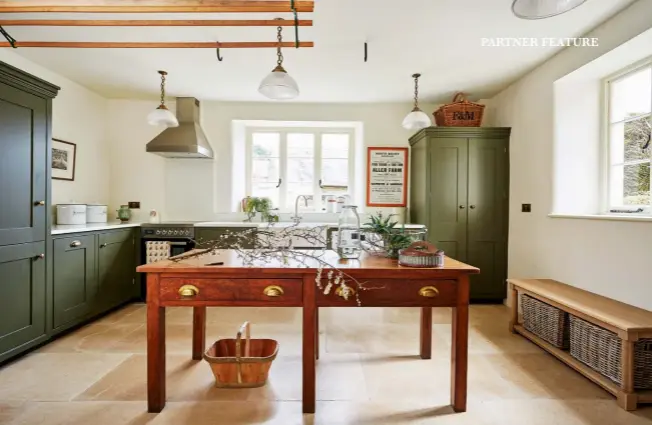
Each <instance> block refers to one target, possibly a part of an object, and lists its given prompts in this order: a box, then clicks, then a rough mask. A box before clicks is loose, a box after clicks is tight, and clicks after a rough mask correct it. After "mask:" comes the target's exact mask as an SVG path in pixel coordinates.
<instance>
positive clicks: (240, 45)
mask: <svg viewBox="0 0 652 425" xmlns="http://www.w3.org/2000/svg"><path fill="white" fill-rule="evenodd" d="M278 45H279V43H278V42H277V41H270V42H267V41H232V42H219V43H217V42H212V41H208V42H205V41H201V42H173V43H167V42H164V43H141V42H133V43H129V42H103V41H101V42H95V41H17V42H16V47H17V48H32V47H44V48H59V49H62V48H63V49H215V48H218V47H219V48H220V49H257V48H263V49H275V48H277V47H278ZM314 46H315V43H314V42H312V41H300V42H299V47H314ZM0 47H11V45H10V44H9V43H6V42H2V43H0ZM281 47H286V48H291V47H295V44H294V42H293V41H284V42H283V43H281Z"/></svg>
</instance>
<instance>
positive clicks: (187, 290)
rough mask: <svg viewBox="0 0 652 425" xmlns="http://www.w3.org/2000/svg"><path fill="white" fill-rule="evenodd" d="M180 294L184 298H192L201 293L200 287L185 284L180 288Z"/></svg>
mask: <svg viewBox="0 0 652 425" xmlns="http://www.w3.org/2000/svg"><path fill="white" fill-rule="evenodd" d="M179 295H180V296H181V297H182V298H190V297H195V296H197V295H199V288H197V287H196V286H195V285H183V286H182V287H181V288H179Z"/></svg>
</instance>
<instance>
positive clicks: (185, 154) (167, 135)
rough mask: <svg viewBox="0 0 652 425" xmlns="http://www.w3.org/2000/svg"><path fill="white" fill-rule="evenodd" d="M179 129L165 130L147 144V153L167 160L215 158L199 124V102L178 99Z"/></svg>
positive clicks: (190, 98) (187, 98) (192, 99)
mask: <svg viewBox="0 0 652 425" xmlns="http://www.w3.org/2000/svg"><path fill="white" fill-rule="evenodd" d="M177 119H178V120H179V126H178V127H170V128H167V129H165V130H164V131H163V132H162V133H161V134H159V135H158V136H156V137H155V138H154V139H153V140H152V141H151V142H149V143H148V144H147V148H146V150H147V152H151V153H155V154H157V155H161V156H164V157H166V158H204V159H212V158H213V148H212V147H211V144H210V143H209V142H208V139H207V138H206V134H204V130H202V128H201V125H200V124H199V101H198V100H197V99H195V98H194V97H178V98H177Z"/></svg>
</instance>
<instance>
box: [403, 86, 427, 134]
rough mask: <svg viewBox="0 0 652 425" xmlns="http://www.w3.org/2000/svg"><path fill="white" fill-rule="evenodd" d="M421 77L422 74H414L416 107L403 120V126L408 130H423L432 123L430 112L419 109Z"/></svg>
mask: <svg viewBox="0 0 652 425" xmlns="http://www.w3.org/2000/svg"><path fill="white" fill-rule="evenodd" d="M419 77H421V74H414V75H412V78H414V108H413V109H412V112H410V113H409V114H407V116H406V117H405V119H404V120H403V128H404V129H406V130H421V129H422V128H426V127H430V126H431V125H432V121H431V120H430V117H429V116H428V114H426V113H425V112H423V111H422V110H421V109H419Z"/></svg>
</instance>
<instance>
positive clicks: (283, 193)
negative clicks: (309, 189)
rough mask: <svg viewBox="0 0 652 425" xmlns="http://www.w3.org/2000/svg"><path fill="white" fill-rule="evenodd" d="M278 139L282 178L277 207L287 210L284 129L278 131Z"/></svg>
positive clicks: (286, 162)
mask: <svg viewBox="0 0 652 425" xmlns="http://www.w3.org/2000/svg"><path fill="white" fill-rule="evenodd" d="M279 136H280V137H279V140H280V142H281V146H279V168H280V171H281V172H280V173H279V175H280V178H281V179H282V183H281V187H280V188H279V194H278V202H279V205H278V208H279V210H280V211H286V210H287V188H288V171H287V167H288V158H287V156H288V147H287V139H288V134H287V132H286V131H283V132H280V133H279Z"/></svg>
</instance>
